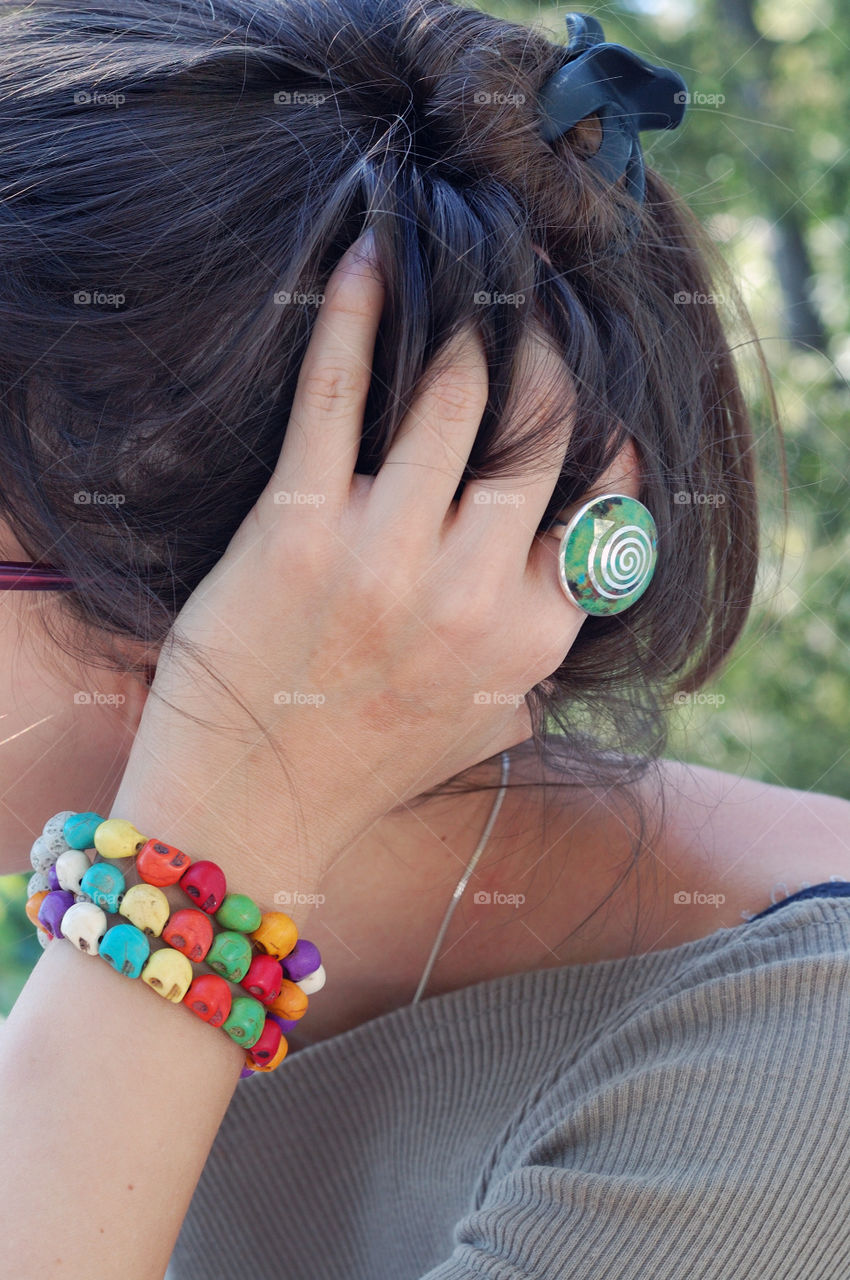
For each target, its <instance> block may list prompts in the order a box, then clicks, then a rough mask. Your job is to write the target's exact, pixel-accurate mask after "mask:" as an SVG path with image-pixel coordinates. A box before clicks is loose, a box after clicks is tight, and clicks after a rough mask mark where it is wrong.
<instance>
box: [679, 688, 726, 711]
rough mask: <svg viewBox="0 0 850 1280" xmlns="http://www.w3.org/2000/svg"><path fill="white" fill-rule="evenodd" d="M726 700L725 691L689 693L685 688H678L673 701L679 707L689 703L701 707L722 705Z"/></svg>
mask: <svg viewBox="0 0 850 1280" xmlns="http://www.w3.org/2000/svg"><path fill="white" fill-rule="evenodd" d="M725 701H726V694H725V693H688V692H686V691H685V690H684V689H677V690H676V692H675V693H674V694H673V703H674V705H675V706H677V707H683V706H686V705H688V704H690V705H693V706H700V707H703V706H704V707H722V706H723V704H724V702H725Z"/></svg>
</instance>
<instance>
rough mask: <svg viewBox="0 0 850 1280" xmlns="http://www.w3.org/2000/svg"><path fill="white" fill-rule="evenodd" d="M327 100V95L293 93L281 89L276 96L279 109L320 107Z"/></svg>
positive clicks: (276, 104)
mask: <svg viewBox="0 0 850 1280" xmlns="http://www.w3.org/2000/svg"><path fill="white" fill-rule="evenodd" d="M327 100H328V95H327V94H326V93H297V92H296V93H292V92H289V91H288V90H286V89H279V90H278V91H277V93H276V94H275V95H274V103H275V106H278V107H320V106H321V105H322V103H323V102H327Z"/></svg>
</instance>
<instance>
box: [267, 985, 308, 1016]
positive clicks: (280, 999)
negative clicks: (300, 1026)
mask: <svg viewBox="0 0 850 1280" xmlns="http://www.w3.org/2000/svg"><path fill="white" fill-rule="evenodd" d="M309 1001H310V998H309V996H308V995H307V993H306V992H305V991H302V990H301V988H300V987H299V986H297V985H296V984H295V983H294V982H290V981H289V979H288V978H284V979H283V981H282V982H281V984H280V993H279V994H278V995H276V996H275V998H274V1000H270V1001H269V1003H268V1010H269V1012H270V1013H277V1014H279V1015H280V1017H281V1018H288V1019H290V1020H291V1021H293V1022H297V1020H298V1019H299V1018H303V1017H304V1014H305V1013H306V1012H307V1005H308V1004H309Z"/></svg>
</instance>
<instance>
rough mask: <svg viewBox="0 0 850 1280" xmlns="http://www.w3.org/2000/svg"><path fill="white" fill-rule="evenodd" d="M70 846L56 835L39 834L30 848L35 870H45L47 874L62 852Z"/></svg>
mask: <svg viewBox="0 0 850 1280" xmlns="http://www.w3.org/2000/svg"><path fill="white" fill-rule="evenodd" d="M67 848H68V846H67V845H66V843H65V841H64V840H63V841H62V842H61V844H60V843H59V841H57V840H56V837H55V836H53V837H50V836H44V835H41V836H37V837H36V839H35V840H34V841H33V846H32V848H31V849H30V862H31V863H32V869H33V871H44V872H45V874H46V873H47V872H48V871H49V870H50V868H51V867H52V866H53V864H54V862H55V861H56V859H57V858H58V857H59V855H60V853H65V852H66V850H67Z"/></svg>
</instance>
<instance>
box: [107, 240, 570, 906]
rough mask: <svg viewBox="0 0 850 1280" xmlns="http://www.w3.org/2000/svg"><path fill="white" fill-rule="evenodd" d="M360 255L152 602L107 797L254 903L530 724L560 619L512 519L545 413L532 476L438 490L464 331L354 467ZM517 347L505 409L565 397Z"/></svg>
mask: <svg viewBox="0 0 850 1280" xmlns="http://www.w3.org/2000/svg"><path fill="white" fill-rule="evenodd" d="M367 251H368V252H371V237H363V238H361V240H360V241H358V242H357V243H356V244H355V245H354V246H352V248H351V249H350V250H349V251H348V253H347V254H346V255H345V257H344V258H343V259H342V261H341V263H340V264H339V266H338V267H337V269H336V271H335V272H334V274H333V275H332V277H331V279H330V281H329V284H328V289H327V294H326V300H325V302H324V303H323V305H322V307H321V311H320V314H319V316H318V319H317V322H316V326H315V330H314V333H313V335H312V337H311V341H310V344H309V347H308V349H307V352H306V355H305V358H304V361H303V364H302V368H301V371H300V375H299V380H298V386H297V391H296V395H295V399H294V402H293V405H292V413H291V417H290V420H289V424H288V426H287V430H286V437H285V441H284V444H283V448H282V451H281V454H280V458H279V461H278V464H277V467H276V469H275V472H274V474H273V476H272V478H271V480H270V481H269V483H268V485H267V486H266V488H265V490H264V491H263V493H262V494H261V495H260V498H259V499H258V501H257V503H256V505H255V506H254V508H253V509H252V510H251V511H250V512H249V514H248V515H247V517H246V518H245V520H244V521H243V523H242V525H241V526H240V527H239V529H238V530H237V532H236V534H235V535H234V537H233V539H232V540H231V542H230V544H229V546H228V548H227V551H226V553H225V554H224V556H223V557H222V559H221V560H220V561H219V562H218V564H217V565H216V566H215V568H214V569H213V570H212V572H210V573H209V574H208V575H207V577H206V578H204V580H203V581H202V582H201V583H200V584H199V585H198V587H197V589H196V590H195V591H194V593H193V594H192V596H191V598H190V599H189V600H188V601H187V602H186V604H185V606H184V607H183V609H182V610H181V612H180V614H179V616H178V617H177V619H176V621H175V624H174V628H173V631H172V634H171V635H170V636H169V638H168V640H167V641H166V644H165V645H164V647H163V651H162V653H161V655H160V658H159V663H158V667H157V673H156V677H155V680H154V683H153V693H154V695H159V696H153V697H149V698H148V701H147V704H146V706H145V710H144V712H143V715H142V718H141V721H140V724H139V729H138V733H137V735H136V739H135V742H134V745H133V748H132V751H131V754H130V757H129V761H128V765H127V769H126V772H125V774H124V778H123V780H122V783H121V787H120V789H119V792H118V795H117V797H116V801H115V804H114V806H113V809H112V814H113V816H122V817H127V818H129V819H130V820H131V821H133V822H134V824H135V825H136V826H137V827H138V829H139V830H140V831H142V832H143V833H144V834H146V835H156V836H158V837H159V838H161V839H163V840H166V841H168V842H170V843H173V844H177V845H180V846H181V847H184V848H185V849H186V852H188V853H189V854H190V856H192V857H197V858H202V857H207V858H211V859H213V860H215V861H217V862H219V863H221V864H222V865H224V866H225V867H226V869H227V868H229V869H230V870H233V872H234V875H233V880H234V887H235V888H236V889H241V890H242V891H243V892H250V891H251V889H253V890H254V891H255V894H254V896H255V897H257V895H258V894H263V893H265V894H267V895H268V900H267V901H266V902H264V903H261V905H262V906H263V909H270V908H271V906H272V904H273V890H274V886H275V885H280V884H281V883H286V884H292V883H294V881H293V873H295V874H296V875H297V876H298V881H297V882H298V883H299V884H300V885H304V886H306V885H307V884H308V883H309V882H313V883H315V882H317V881H318V879H319V878H320V876H321V874H322V872H323V870H325V869H326V868H327V866H328V865H329V863H330V861H331V860H332V859H333V857H334V856H335V855H336V854H337V853H338V852H339V851H340V850H341V849H342V848H344V847H345V846H346V845H348V844H349V843H350V842H351V841H353V840H354V839H355V838H356V837H357V836H358V835H360V834H361V833H362V832H363V831H365V830H366V828H367V827H369V826H370V825H371V824H372V823H373V822H374V821H376V820H377V819H379V818H380V817H381V816H382V815H384V814H385V813H387V812H388V811H389V810H391V809H393V808H395V807H396V806H397V805H398V804H399V803H400V802H401V801H403V800H404V799H410V798H412V797H413V796H415V795H418V794H419V793H420V792H422V791H424V790H426V789H427V788H429V787H432V786H435V785H437V784H439V783H441V782H444V781H445V780H446V779H448V778H450V777H452V776H454V775H455V774H457V773H459V772H461V771H462V770H464V769H467V768H469V767H471V766H472V765H475V764H477V763H479V762H481V761H483V760H485V759H488V758H489V757H491V756H493V755H495V754H496V753H498V752H499V751H500V750H502V749H504V748H509V747H512V746H515V745H516V744H517V743H519V742H522V741H525V740H526V739H527V738H528V737H530V736H531V724H530V719H529V715H528V710H527V708H526V706H525V705H524V703H523V701H522V695H524V694H525V693H526V692H527V691H528V690H529V689H530V688H531V687H532V686H533V685H535V684H536V683H537V682H539V681H540V680H542V679H544V678H545V677H546V676H548V675H549V674H551V672H552V671H554V670H555V669H556V668H557V667H558V666H559V665H560V663H561V662H562V660H563V658H564V655H565V654H566V653H567V651H568V650H569V648H570V647H571V645H572V643H573V641H574V640H575V637H576V635H577V634H578V631H579V628H580V626H581V623H582V621H583V618H584V614H582V613H581V612H580V611H579V610H578V609H577V608H575V607H574V606H573V605H572V604H571V603H570V602H569V601H567V600H566V598H565V597H564V595H563V594H562V592H561V589H560V586H559V583H558V575H557V568H556V550H557V542H556V541H555V539H554V538H548V537H547V538H538V539H535V532H536V529H537V526H538V524H539V522H540V519H541V518H542V516H543V513H544V510H545V508H546V506H547V504H548V502H549V499H550V497H551V494H552V491H553V489H554V486H555V483H556V481H557V479H558V475H559V473H560V470H561V466H562V463H563V458H564V454H565V452H566V448H567V443H568V440H567V436H568V432H567V431H566V430H565V431H564V436H563V439H561V440H558V442H557V444H556V445H553V447H552V450H551V456H550V457H548V458H547V459H546V462H545V464H541V465H540V467H539V472H538V474H536V475H533V476H524V477H523V478H522V480H521V481H517V480H507V479H505V480H500V481H497V482H494V481H489V482H488V483H487V484H486V485H485V484H483V483H475V482H468V483H467V485H466V488H465V490H464V494H463V497H462V499H461V501H460V502H459V503H458V502H455V501H453V497H454V494H455V492H456V490H457V487H458V485H459V483H460V480H461V476H462V473H463V470H464V467H465V464H466V461H467V458H468V456H469V452H470V450H471V447H472V444H473V442H474V439H475V436H476V433H477V431H478V427H479V423H480V420H481V416H482V414H483V411H484V408H485V406H486V401H487V394H488V377H487V367H486V362H485V359H484V355H483V352H482V350H481V347H480V343H479V340H478V338H477V335H475V334H474V333H472V332H469V333H466V334H464V336H463V339H462V340H461V341H459V342H457V343H456V344H455V347H454V350H453V352H452V353H451V356H452V358H451V360H450V361H447V364H446V368H445V370H444V371H443V372H442V373H441V374H440V375H439V376H438V377H437V378H436V379H434V380H433V381H432V382H431V383H430V385H429V386H428V388H427V389H423V390H422V392H421V394H420V395H419V396H418V398H417V400H416V402H415V403H414V404H413V405H412V406H411V407H410V411H409V413H408V415H407V417H406V419H405V421H404V423H403V425H402V428H401V430H400V432H399V434H398V436H397V438H396V440H395V441H394V443H393V446H392V448H391V449H390V451H389V454H388V456H387V458H386V461H385V462H384V464H383V466H382V467H381V469H380V472H379V474H378V475H377V476H375V477H367V476H362V475H355V474H354V472H353V468H354V464H355V460H356V457H357V453H358V448H359V444H360V439H361V433H362V428H363V414H364V409H365V403H366V396H367V392H368V388H369V382H370V376H371V362H372V356H373V351H374V343H375V336H376V332H377V328H378V323H379V320H380V316H381V310H382V304H383V292H384V291H383V285H382V283H381V281H380V279H379V277H378V274H377V272H376V268H375V266H374V264H372V263H371V262H370V261H369V260H368V259H367V258H365V257H362V256H358V255H362V254H364V253H365V252H367ZM528 354H529V359H528V362H527V379H524V380H523V385H522V386H521V387H519V388H518V389H517V397H516V398H517V402H518V403H519V404H521V405H522V409H523V414H524V419H525V414H527V412H528V409H529V404H530V403H532V402H534V398H535V397H538V396H539V395H540V389H541V388H543V389H545V390H546V392H547V393H548V394H550V395H551V394H553V393H554V394H557V395H559V397H560V400H561V403H563V404H566V405H569V404H570V397H571V382H570V379H569V375H568V373H567V370H566V367H565V366H564V365H563V363H562V362H561V361H560V360H559V359H558V358H557V357H556V356H554V355H553V354H552V353H551V351H550V350H549V349H548V348H547V347H546V346H545V345H544V344H543V342H540V343H539V344H538V342H537V341H535V343H534V345H533V348H530V349H529V353H528ZM553 375H555V378H554V379H553ZM553 381H554V382H555V386H554V392H553ZM539 403H540V405H541V407H543V405H544V402H543V401H542V399H541V400H540V401H539ZM280 495H287V496H286V497H283V498H282V497H281V496H280ZM174 634H179V635H180V636H183V637H185V638H186V639H187V640H189V641H191V642H192V643H193V644H194V645H198V646H200V647H201V649H202V650H203V653H204V658H205V660H207V661H209V662H210V663H211V665H212V666H213V667H214V669H215V671H216V672H217V674H218V675H219V676H220V677H221V678H222V679H223V680H224V681H225V682H226V683H227V685H229V687H230V688H231V689H232V690H233V691H234V692H235V693H236V694H237V695H238V697H239V698H240V699H241V701H242V703H244V705H245V707H247V709H248V711H247V712H246V711H245V710H244V709H243V708H241V707H240V706H239V705H238V704H237V703H236V702H235V701H234V700H233V698H232V697H231V696H230V694H229V693H228V692H227V688H226V687H224V688H223V687H221V686H220V685H219V684H218V683H217V682H216V681H215V680H213V679H211V678H210V676H209V675H208V673H207V672H206V670H205V669H204V668H203V666H201V665H200V664H199V663H196V662H195V661H194V660H187V658H186V657H185V655H184V654H183V653H182V652H181V651H180V650H179V649H178V648H177V647H175V646H174V645H173V644H172V636H173V635H174ZM482 692H483V693H484V694H486V695H489V700H487V701H485V700H484V699H482V698H481V697H480V696H477V695H480V694H481V693H482ZM161 698H162V699H165V700H166V701H165V702H163V701H161V700H160V699H161ZM168 703H171V704H172V706H169V705H167V704H168ZM173 708H178V709H179V710H175V709H173ZM181 713H185V714H181ZM249 713H250V714H249ZM193 717H197V720H196V719H195V718H193ZM252 717H255V718H256V721H257V722H259V723H255V722H254V720H253V719H252ZM237 868H238V869H237ZM246 885H247V886H248V888H244V886H246ZM258 901H259V898H258Z"/></svg>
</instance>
